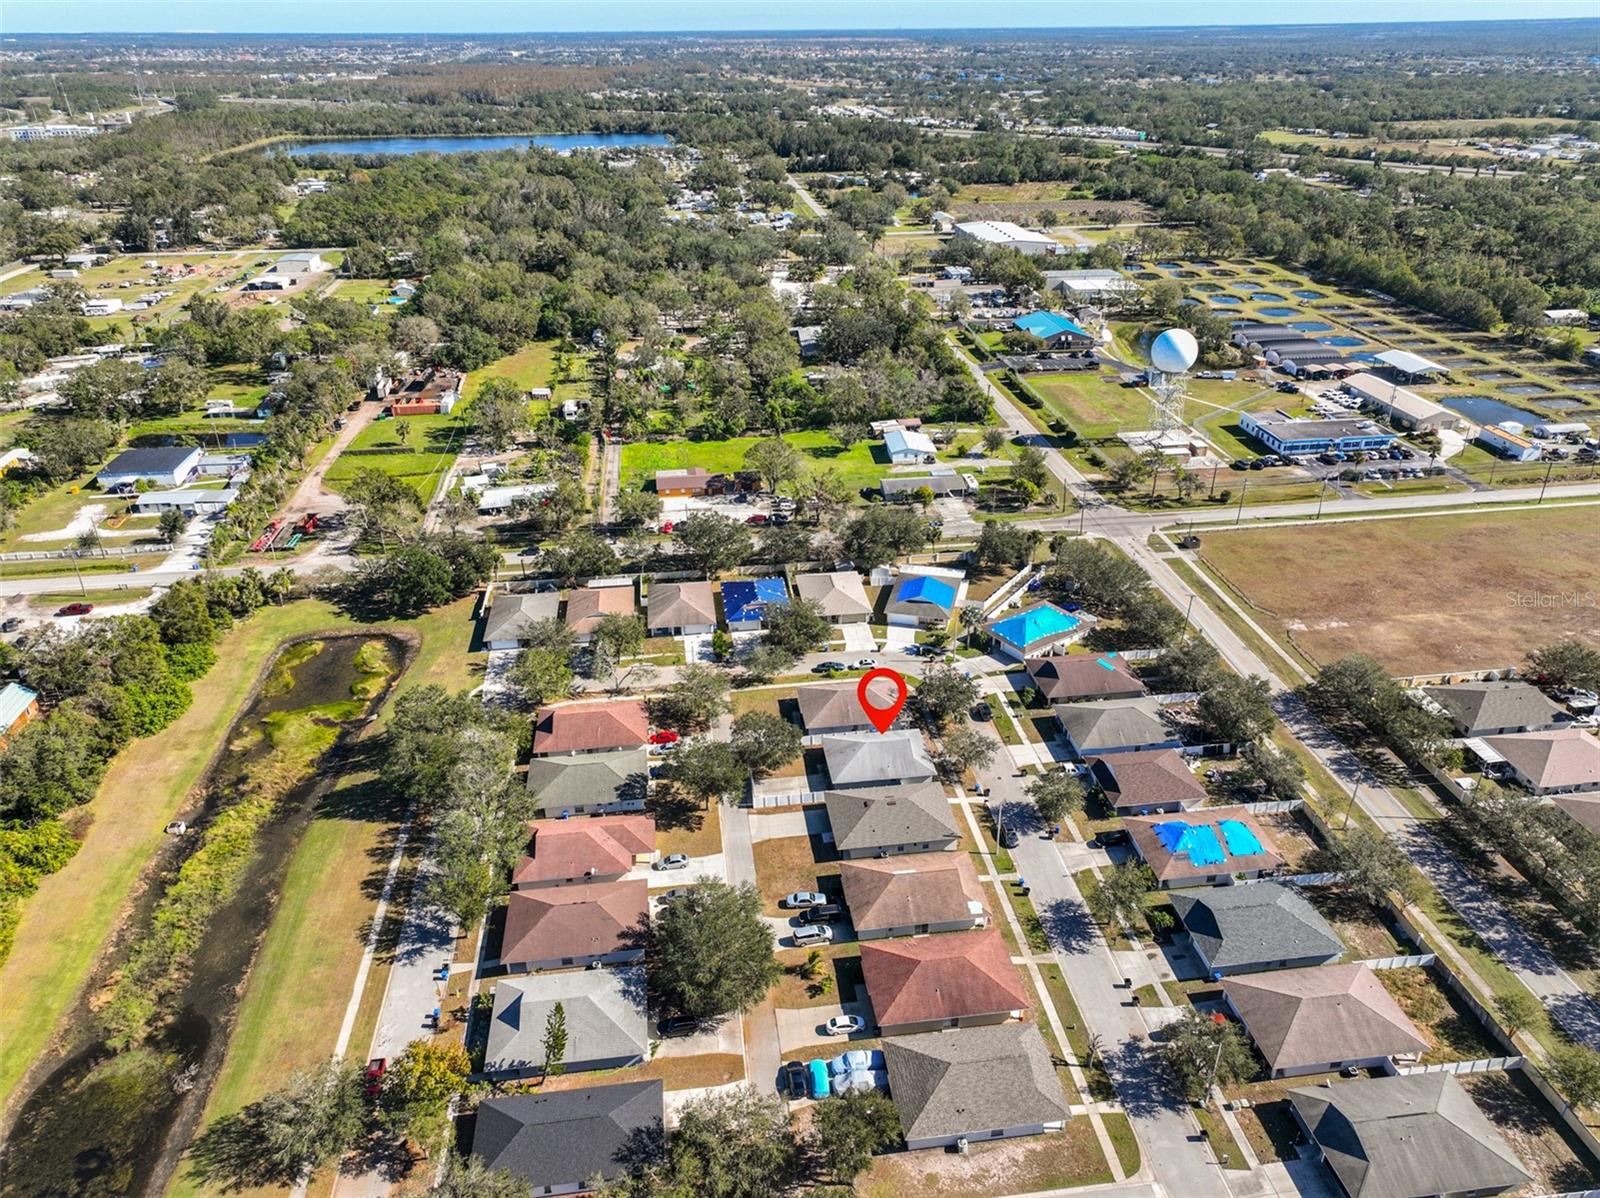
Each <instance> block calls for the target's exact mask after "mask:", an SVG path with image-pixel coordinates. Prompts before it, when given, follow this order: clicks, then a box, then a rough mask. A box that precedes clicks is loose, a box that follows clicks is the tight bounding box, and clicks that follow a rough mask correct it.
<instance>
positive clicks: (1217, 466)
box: [1206, 458, 1222, 499]
mask: <svg viewBox="0 0 1600 1198" xmlns="http://www.w3.org/2000/svg"><path fill="white" fill-rule="evenodd" d="M1220 469H1222V459H1221V458H1218V459H1217V461H1216V464H1215V465H1213V466H1212V467H1211V490H1210V491H1208V492H1207V493H1206V498H1207V499H1210V498H1212V497H1213V496H1215V495H1216V493H1217V471H1218V470H1220Z"/></svg>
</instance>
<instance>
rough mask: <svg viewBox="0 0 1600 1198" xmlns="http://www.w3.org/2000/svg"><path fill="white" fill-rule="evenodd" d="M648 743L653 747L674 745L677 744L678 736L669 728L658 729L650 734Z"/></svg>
mask: <svg viewBox="0 0 1600 1198" xmlns="http://www.w3.org/2000/svg"><path fill="white" fill-rule="evenodd" d="M650 743H651V744H653V745H675V744H677V743H678V734H677V733H676V732H674V731H673V730H672V729H671V728H658V729H656V730H655V731H654V732H652V733H651V734H650Z"/></svg>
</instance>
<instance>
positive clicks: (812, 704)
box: [795, 678, 900, 736]
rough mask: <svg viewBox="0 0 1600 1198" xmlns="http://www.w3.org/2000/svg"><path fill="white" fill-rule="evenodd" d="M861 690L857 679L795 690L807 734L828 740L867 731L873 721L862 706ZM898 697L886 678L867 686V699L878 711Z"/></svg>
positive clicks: (896, 688)
mask: <svg viewBox="0 0 1600 1198" xmlns="http://www.w3.org/2000/svg"><path fill="white" fill-rule="evenodd" d="M860 687H861V683H860V680H859V679H851V680H850V681H848V682H820V683H817V684H815V685H813V686H802V687H798V688H796V691H795V696H796V705H797V706H798V707H799V708H800V722H801V723H802V724H804V725H805V729H806V732H807V733H808V734H809V735H811V736H828V735H833V734H835V733H840V732H866V731H867V730H868V729H870V728H871V727H872V721H871V720H869V719H868V718H867V712H866V709H865V708H864V707H862V706H861V696H860V694H859V693H858V692H859V691H860ZM899 693H900V688H899V687H897V686H895V684H894V683H892V682H890V681H889V680H888V679H887V678H874V679H873V680H872V681H871V682H869V683H868V684H867V696H868V697H869V698H870V699H871V700H872V702H873V704H874V705H875V706H877V707H887V706H889V704H891V703H893V702H894V700H895V697H896V696H897V695H898V694H899Z"/></svg>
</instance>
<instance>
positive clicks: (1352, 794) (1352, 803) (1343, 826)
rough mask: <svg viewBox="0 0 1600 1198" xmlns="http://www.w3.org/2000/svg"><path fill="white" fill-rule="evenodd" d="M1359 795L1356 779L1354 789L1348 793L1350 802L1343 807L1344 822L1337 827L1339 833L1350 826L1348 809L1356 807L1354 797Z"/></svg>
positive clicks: (1358, 781) (1358, 785)
mask: <svg viewBox="0 0 1600 1198" xmlns="http://www.w3.org/2000/svg"><path fill="white" fill-rule="evenodd" d="M1360 793H1361V781H1360V779H1357V780H1356V785H1355V789H1354V790H1352V791H1351V792H1350V801H1349V802H1348V803H1346V804H1345V805H1344V822H1343V823H1342V824H1340V825H1339V831H1341V832H1343V831H1344V830H1345V829H1346V828H1348V827H1349V826H1350V808H1352V807H1354V806H1355V805H1356V796H1357V795H1358V794H1360Z"/></svg>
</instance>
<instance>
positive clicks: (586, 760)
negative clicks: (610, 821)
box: [528, 745, 650, 817]
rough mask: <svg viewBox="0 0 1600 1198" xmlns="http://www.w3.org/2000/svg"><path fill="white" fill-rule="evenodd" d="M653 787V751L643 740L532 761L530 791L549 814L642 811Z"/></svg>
mask: <svg viewBox="0 0 1600 1198" xmlns="http://www.w3.org/2000/svg"><path fill="white" fill-rule="evenodd" d="M649 786H650V754H649V751H648V750H647V749H645V747H644V746H643V745H639V746H637V747H635V748H631V749H611V750H608V751H604V752H599V753H580V754H577V755H576V756H564V757H535V758H533V759H532V760H531V761H529V762H528V790H529V791H531V792H532V794H533V799H534V803H535V804H536V808H535V809H536V810H537V811H538V813H539V814H540V815H544V816H556V817H562V816H568V815H609V814H612V813H614V812H625V811H643V810H644V801H645V797H646V796H647V794H648V793H649Z"/></svg>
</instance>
